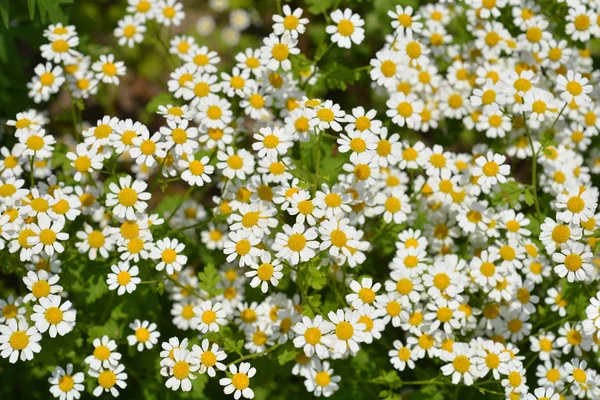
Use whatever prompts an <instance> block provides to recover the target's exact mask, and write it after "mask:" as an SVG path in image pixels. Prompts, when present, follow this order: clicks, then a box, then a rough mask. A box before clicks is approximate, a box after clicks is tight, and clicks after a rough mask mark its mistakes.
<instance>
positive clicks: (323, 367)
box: [304, 359, 342, 397]
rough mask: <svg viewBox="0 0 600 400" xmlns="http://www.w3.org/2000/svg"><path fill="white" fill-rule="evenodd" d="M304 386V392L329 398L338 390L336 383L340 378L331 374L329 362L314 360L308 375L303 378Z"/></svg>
mask: <svg viewBox="0 0 600 400" xmlns="http://www.w3.org/2000/svg"><path fill="white" fill-rule="evenodd" d="M305 378H306V380H305V381H304V386H306V390H307V391H308V392H310V393H313V394H314V395H315V396H316V397H320V396H323V397H329V396H331V395H332V394H334V393H335V392H336V391H337V390H338V389H339V385H338V383H339V382H340V381H341V380H342V378H341V377H340V376H338V375H334V374H333V368H330V365H329V362H327V361H323V362H322V363H321V360H318V359H316V360H315V361H314V364H313V365H312V366H311V368H310V370H309V371H308V374H307V375H306V376H305Z"/></svg>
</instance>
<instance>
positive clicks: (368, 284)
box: [346, 278, 381, 308]
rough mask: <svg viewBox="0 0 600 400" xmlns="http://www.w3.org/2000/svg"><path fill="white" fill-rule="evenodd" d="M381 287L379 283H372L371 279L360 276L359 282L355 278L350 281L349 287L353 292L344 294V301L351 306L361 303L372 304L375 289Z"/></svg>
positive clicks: (375, 294) (375, 292) (375, 293)
mask: <svg viewBox="0 0 600 400" xmlns="http://www.w3.org/2000/svg"><path fill="white" fill-rule="evenodd" d="M380 288H381V283H375V284H373V279H371V278H362V280H361V282H360V283H359V282H358V281H356V280H353V281H352V282H350V289H351V290H352V291H353V292H354V293H351V294H348V295H346V301H347V302H348V304H350V306H352V308H358V307H359V306H361V305H363V304H369V305H372V304H374V303H375V298H376V296H377V291H378V290H379V289H380Z"/></svg>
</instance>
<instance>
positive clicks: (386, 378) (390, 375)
mask: <svg viewBox="0 0 600 400" xmlns="http://www.w3.org/2000/svg"><path fill="white" fill-rule="evenodd" d="M370 382H371V383H375V384H377V385H386V386H389V387H391V388H398V387H400V386H402V379H400V376H398V373H397V372H396V371H387V372H385V373H384V374H383V375H380V376H378V377H377V378H373V379H371V380H370Z"/></svg>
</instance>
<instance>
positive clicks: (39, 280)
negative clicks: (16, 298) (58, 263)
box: [23, 270, 63, 303]
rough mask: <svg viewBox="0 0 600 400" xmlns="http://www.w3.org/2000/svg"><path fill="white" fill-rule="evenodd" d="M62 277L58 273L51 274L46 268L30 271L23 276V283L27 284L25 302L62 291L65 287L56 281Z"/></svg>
mask: <svg viewBox="0 0 600 400" xmlns="http://www.w3.org/2000/svg"><path fill="white" fill-rule="evenodd" d="M59 279H60V277H59V276H58V275H54V274H50V273H48V272H47V271H45V270H39V271H37V272H35V271H29V272H27V275H26V276H24V277H23V283H24V284H25V286H27V290H29V291H30V293H27V294H26V295H25V297H23V303H28V302H29V301H32V300H33V301H38V300H39V299H41V298H45V297H48V296H49V295H50V294H55V293H60V292H62V290H63V288H62V286H60V285H57V284H56V283H57V282H58V280H59Z"/></svg>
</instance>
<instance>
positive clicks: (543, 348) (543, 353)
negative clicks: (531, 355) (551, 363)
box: [529, 332, 560, 361]
mask: <svg viewBox="0 0 600 400" xmlns="http://www.w3.org/2000/svg"><path fill="white" fill-rule="evenodd" d="M555 339H556V336H555V335H554V333H552V332H542V333H540V335H539V336H530V337H529V340H530V341H531V350H532V351H533V352H535V353H538V356H539V357H540V360H542V361H546V360H551V359H554V358H556V357H559V356H560V351H559V350H558V349H557V348H556V347H555V344H554V340H555Z"/></svg>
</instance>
